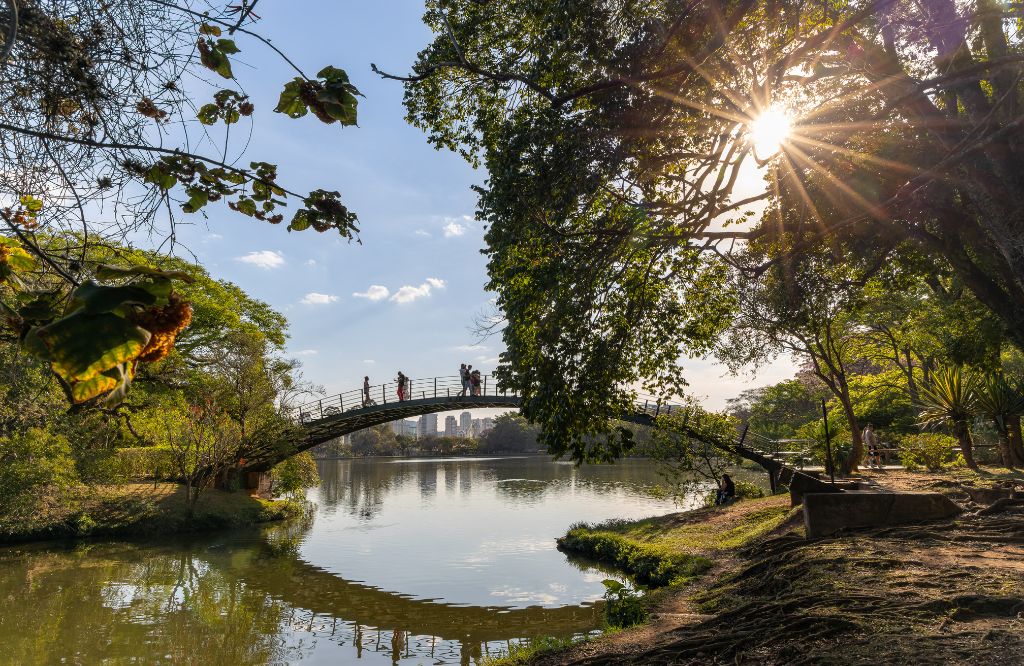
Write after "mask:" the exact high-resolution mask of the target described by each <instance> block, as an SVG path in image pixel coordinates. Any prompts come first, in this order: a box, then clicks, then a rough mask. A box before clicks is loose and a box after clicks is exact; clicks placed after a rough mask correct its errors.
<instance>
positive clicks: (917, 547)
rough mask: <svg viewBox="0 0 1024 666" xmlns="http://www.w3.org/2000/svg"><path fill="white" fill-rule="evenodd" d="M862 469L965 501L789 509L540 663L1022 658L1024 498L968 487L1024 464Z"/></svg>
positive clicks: (999, 479)
mask: <svg viewBox="0 0 1024 666" xmlns="http://www.w3.org/2000/svg"><path fill="white" fill-rule="evenodd" d="M862 479H863V480H865V481H868V482H871V483H874V484H877V485H878V486H880V487H883V488H890V489H898V490H936V491H940V492H944V493H946V494H948V495H949V496H950V497H952V498H953V499H954V500H956V501H958V502H959V503H961V505H962V506H963V507H964V509H965V513H964V514H963V515H961V516H960V517H958V518H956V519H953V520H948V521H943V522H939V523H930V524H924V525H908V526H900V527H889V528H880V529H870V530H861V531H857V532H851V533H848V534H842V535H839V536H835V537H830V538H823V539H816V540H807V539H805V538H804V537H803V534H802V525H801V524H800V522H799V516H794V518H793V519H791V520H790V521H788V522H787V523H786V524H784V525H782V526H780V527H779V528H778V529H776V530H775V531H774V533H773V534H769V535H767V536H766V537H763V538H761V539H759V540H758V541H756V542H755V543H754V544H752V545H748V546H746V547H744V548H742V549H741V550H739V551H733V552H731V553H730V552H729V551H720V552H719V553H718V554H717V555H716V557H717V558H718V559H717V562H716V565H715V569H713V570H712V571H711V572H709V573H708V574H707V575H706V576H705V577H704V578H703V579H702V581H701V582H698V583H697V584H695V585H691V586H688V587H686V588H673V589H671V590H668V591H666V592H663V593H662V595H661V597H660V601H659V603H658V605H657V608H656V613H655V616H654V617H653V619H652V621H651V622H650V623H649V624H647V625H645V626H643V627H639V628H637V629H634V630H630V631H626V632H621V633H619V634H615V635H611V636H608V637H606V638H604V639H601V640H598V641H595V642H592V643H587V644H582V645H577V646H575V647H573V648H570V649H569V650H567V651H565V652H562V653H558V654H551V655H546V656H542V657H539V658H538V659H536V660H535V662H534V663H536V664H543V665H550V664H595V665H596V664H759V665H760V664H763V665H766V666H768V665H776V664H778V665H782V664H786V665H794V664H829V665H832V664H944V665H945V664H985V665H986V666H999V665H1007V666H1010V665H1014V666H1017V665H1019V664H1024V506H1019V505H1017V506H1012V505H1011V506H1006V507H1002V508H1000V510H998V511H994V512H987V511H985V506H984V505H981V504H979V503H977V502H975V501H973V500H972V494H973V495H977V493H972V492H969V491H974V490H977V489H980V488H984V487H987V486H991V485H993V484H995V483H1005V482H1007V481H1012V480H1020V481H1021V482H1022V484H1024V476H1021V475H1016V474H1012V473H1002V474H982V475H981V476H978V475H976V474H973V473H960V472H956V473H952V474H951V473H948V472H947V473H936V474H931V473H911V472H905V471H892V470H886V471H878V472H874V471H867V472H864V473H863V474H862ZM1022 487H1024V486H1022ZM740 506H741V505H740ZM997 508H998V507H997ZM727 516H728V514H718V515H715V516H711V519H713V520H727V519H729V518H728V517H727ZM692 518H693V516H690V517H682V516H679V517H675V518H668V517H666V520H676V521H678V522H680V524H682V523H685V522H686V521H688V520H691V519H692Z"/></svg>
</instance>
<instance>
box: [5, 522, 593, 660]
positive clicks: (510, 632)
mask: <svg viewBox="0 0 1024 666" xmlns="http://www.w3.org/2000/svg"><path fill="white" fill-rule="evenodd" d="M275 531H276V532H277V533H276V534H271V535H270V536H269V538H268V540H266V541H265V540H264V538H266V535H264V536H263V537H261V536H260V535H259V534H258V533H256V532H252V533H250V534H249V537H248V538H246V537H245V535H244V534H236V535H234V538H233V539H231V540H223V539H197V540H193V541H190V542H188V543H181V544H173V545H171V544H164V545H157V544H152V543H150V544H137V545H136V544H128V543H100V544H94V545H91V546H88V547H86V548H85V549H84V550H83V551H81V552H77V553H76V552H75V551H71V550H65V549H63V548H57V547H54V546H49V547H45V548H41V547H30V548H25V549H9V550H0V597H3V598H6V599H18V603H8V604H5V608H4V610H3V622H0V638H2V640H0V663H11V664H14V663H60V662H66V661H72V662H75V663H99V662H101V661H114V662H122V661H124V662H127V661H132V660H135V661H138V662H140V663H211V664H216V663H223V664H262V663H292V662H296V661H301V660H302V659H303V657H304V656H308V653H309V650H308V648H309V647H310V646H309V645H308V643H309V642H310V640H312V641H313V642H316V641H330V642H332V643H335V644H336V645H338V646H339V647H342V648H343V650H344V648H348V649H350V650H351V652H350V653H349V654H350V655H351V656H352V657H354V658H360V659H364V660H365V659H366V658H367V657H370V656H376V655H379V656H380V657H384V658H386V659H387V660H388V661H391V662H392V663H397V662H398V661H399V660H401V659H405V658H413V659H417V658H418V659H424V660H426V659H428V658H429V659H430V660H431V661H432V662H434V663H460V664H467V665H468V664H472V663H476V662H478V661H479V660H480V658H481V657H482V656H483V655H486V654H495V653H497V652H500V651H505V650H507V645H508V643H507V639H508V637H510V636H522V637H530V636H541V635H545V636H546V635H552V636H562V637H567V636H573V635H581V634H585V633H587V632H590V631H591V630H592V629H593V628H594V627H596V626H599V625H600V623H601V619H600V618H601V613H602V609H601V605H600V604H593V605H584V606H565V607H561V608H541V607H530V608H502V607H479V606H459V605H453V604H446V603H439V602H436V601H433V600H425V599H413V598H409V597H406V596H403V595H400V594H395V593H391V592H386V591H383V590H380V589H377V588H374V587H372V586H368V585H364V584H361V583H357V582H353V581H349V580H345V579H344V578H341V577H339V576H337V575H335V574H332V573H329V572H326V571H324V570H322V569H319V568H318V567H315V566H312V565H310V564H308V563H306V562H305V561H303V560H302V559H300V558H298V557H297V556H296V555H295V553H294V550H293V547H294V543H295V542H294V540H293V539H294V537H296V536H298V535H297V534H291V535H289V534H287V533H284V532H281V531H280V530H275ZM83 555H87V559H86V560H84V562H83V561H82V560H81V557H82V556H83ZM83 563H84V564H87V566H82V564H83ZM65 609H66V610H65ZM343 654H344V652H343ZM344 663H348V661H347V659H346V661H345V662H344ZM371 663H372V660H371ZM384 663H386V662H384ZM412 663H415V661H413V662H412Z"/></svg>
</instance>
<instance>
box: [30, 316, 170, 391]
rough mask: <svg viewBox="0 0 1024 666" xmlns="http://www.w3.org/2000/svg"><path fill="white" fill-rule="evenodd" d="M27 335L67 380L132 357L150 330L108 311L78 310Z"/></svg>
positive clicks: (83, 378)
mask: <svg viewBox="0 0 1024 666" xmlns="http://www.w3.org/2000/svg"><path fill="white" fill-rule="evenodd" d="M28 337H29V338H31V339H33V340H32V342H31V343H30V345H31V346H32V347H33V348H34V349H35V350H39V349H40V348H42V349H45V352H46V353H45V354H44V356H45V358H46V359H47V360H48V361H49V362H50V367H51V368H52V369H53V371H54V372H55V373H57V374H58V375H59V376H60V377H61V378H62V379H64V380H65V381H66V382H68V383H69V384H71V383H75V382H84V381H88V380H90V379H92V378H94V377H96V376H97V375H99V374H101V373H103V372H104V371H106V370H110V369H111V368H113V367H114V366H116V365H118V364H120V363H125V362H127V361H131V360H133V359H135V358H136V357H137V356H138V355H139V354H140V353H141V352H142V349H143V348H144V347H145V346H146V344H148V343H149V338H150V334H149V331H147V330H145V329H143V328H140V327H138V326H136V325H135V324H133V323H131V322H130V321H128V320H127V319H124V318H123V317H118V316H117V315H115V314H112V313H109V312H106V313H102V314H90V313H87V312H85V311H79V312H76V313H74V314H72V315H69V316H67V317H64V318H63V319H59V320H57V321H55V322H54V323H52V324H49V325H47V326H44V327H42V328H36V329H33V330H32V331H30V332H29V335H28ZM101 384H104V385H105V384H106V383H105V382H101ZM90 390H93V389H90ZM106 390H109V388H107V389H106ZM94 395H96V393H93V394H92V396H94ZM92 396H90V397H92ZM87 399H88V398H81V400H87ZM76 400H78V398H76ZM81 400H79V401H81Z"/></svg>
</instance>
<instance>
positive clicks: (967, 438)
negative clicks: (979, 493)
mask: <svg viewBox="0 0 1024 666" xmlns="http://www.w3.org/2000/svg"><path fill="white" fill-rule="evenodd" d="M955 430H956V438H957V441H959V442H960V453H962V454H963V456H964V461H965V462H966V463H967V466H968V467H970V468H971V469H973V470H977V469H978V463H976V462H974V441H973V440H972V439H971V427H970V425H969V424H967V423H958V424H956V428H955Z"/></svg>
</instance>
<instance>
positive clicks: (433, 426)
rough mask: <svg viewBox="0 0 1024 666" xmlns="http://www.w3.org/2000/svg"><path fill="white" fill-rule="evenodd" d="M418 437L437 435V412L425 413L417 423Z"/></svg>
mask: <svg viewBox="0 0 1024 666" xmlns="http://www.w3.org/2000/svg"><path fill="white" fill-rule="evenodd" d="M416 436H417V437H437V414H424V415H423V416H421V417H420V420H419V422H418V423H417V424H416Z"/></svg>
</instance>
